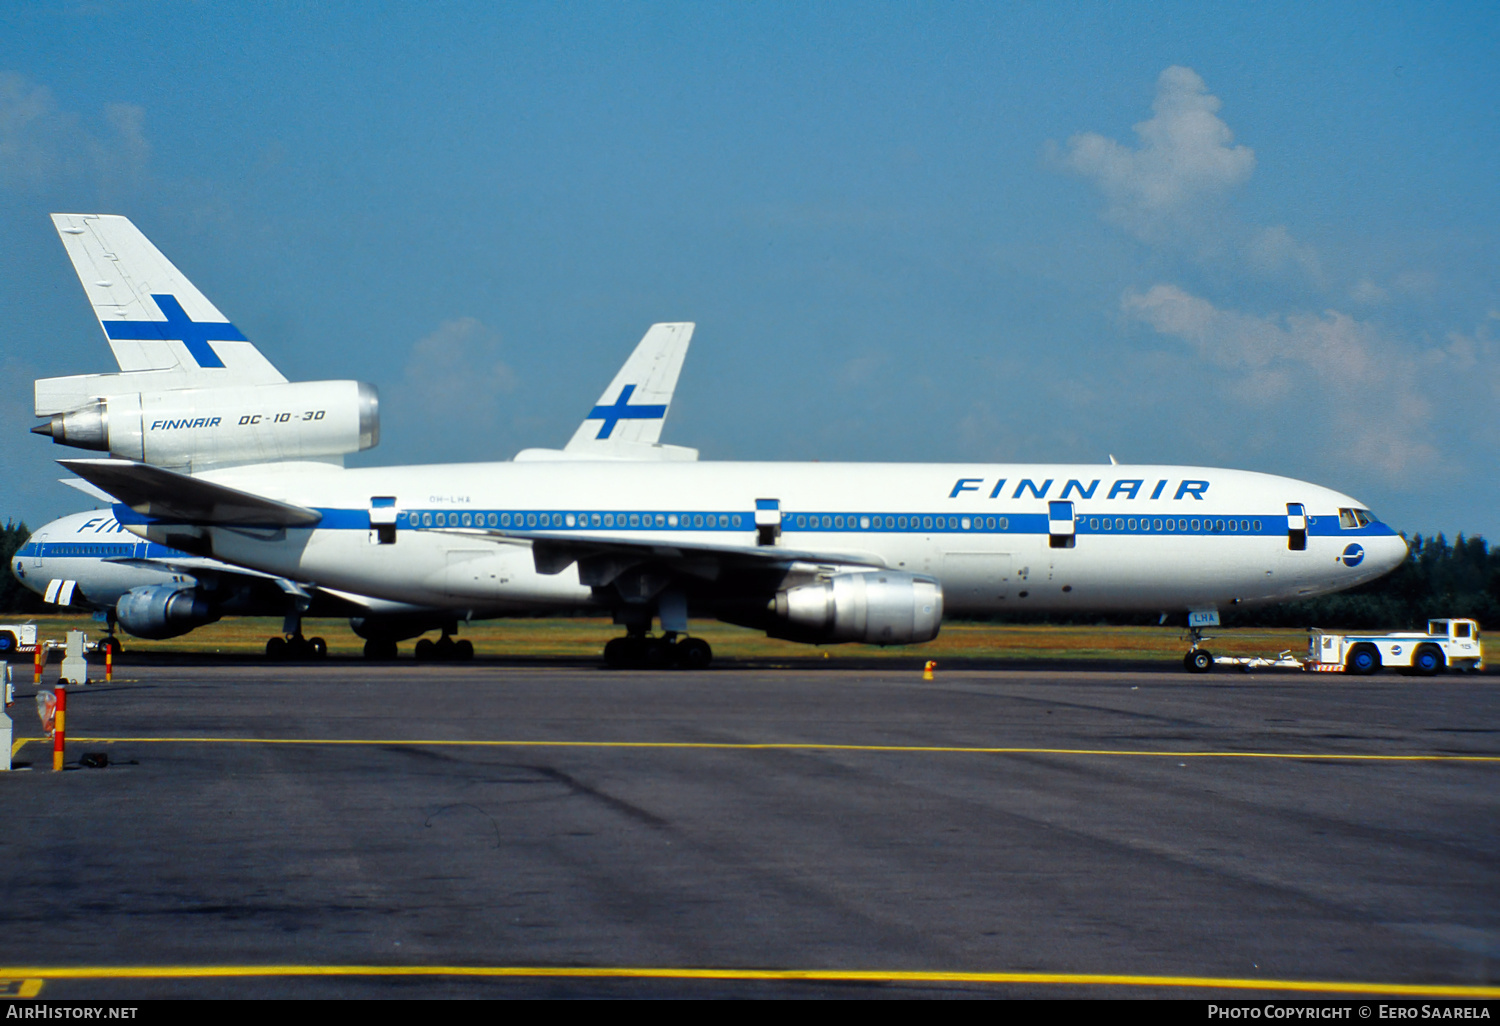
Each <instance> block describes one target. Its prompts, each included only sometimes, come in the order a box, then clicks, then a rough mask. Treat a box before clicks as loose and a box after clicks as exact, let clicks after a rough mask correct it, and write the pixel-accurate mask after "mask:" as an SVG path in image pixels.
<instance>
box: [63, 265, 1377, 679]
mask: <svg viewBox="0 0 1500 1026" xmlns="http://www.w3.org/2000/svg"><path fill="white" fill-rule="evenodd" d="M75 262H76V261H75ZM158 299H159V297H158ZM166 299H167V302H166V303H162V302H160V301H158V302H157V304H156V306H157V309H159V310H160V311H161V312H160V313H159V314H157V315H155V316H150V315H149V311H148V312H147V314H143V315H140V316H145V318H146V322H145V323H147V324H149V325H151V327H149V328H148V327H144V326H142V327H138V328H135V329H132V330H133V331H136V332H137V333H140V334H146V333H147V332H148V331H155V332H156V333H157V335H158V336H160V337H161V338H163V339H164V340H165V342H164V344H165V345H169V346H174V347H178V348H177V349H176V350H174V351H176V352H178V353H179V354H180V353H181V351H182V347H186V345H187V342H186V340H185V339H183V338H181V337H180V336H192V337H193V338H197V339H201V340H202V341H201V343H200V344H201V346H202V347H205V348H206V349H207V350H208V351H209V352H210V353H212V352H214V351H216V349H217V347H218V346H222V345H225V344H226V343H223V342H219V341H218V338H219V336H220V335H221V334H224V333H225V332H224V329H223V326H222V324H219V323H218V322H217V321H207V322H205V323H204V324H200V320H204V315H202V314H199V313H194V312H193V311H192V310H191V309H190V308H189V305H188V304H187V303H185V302H184V303H181V305H180V308H181V309H184V310H187V314H186V315H185V317H178V316H176V314H175V312H174V311H175V310H176V309H178V307H177V305H176V304H175V302H174V299H173V297H172V296H170V295H168V296H167V297H166ZM95 308H96V311H99V307H98V305H97V303H96V307H95ZM214 313H215V314H217V311H214ZM104 319H105V317H104V314H103V313H101V320H102V321H103V320H104ZM106 334H109V325H108V324H107V323H106ZM112 337H113V336H112ZM228 344H229V345H237V344H247V343H235V342H231V343H228ZM203 355H207V354H205V353H203V352H201V351H200V352H199V353H198V354H196V356H195V357H194V358H199V357H201V356H203ZM200 365H201V364H200ZM37 388H38V414H39V415H45V414H44V411H43V409H42V405H43V404H42V402H41V397H42V395H43V382H38V385H37ZM62 391H63V390H62V389H60V388H58V389H52V390H51V392H62ZM95 391H96V393H97V391H98V390H97V389H96V390H95ZM51 392H49V394H51ZM631 400H632V397H631V396H625V395H622V396H620V397H619V398H618V400H617V402H616V403H615V404H612V405H609V406H606V404H601V408H596V410H595V411H593V412H594V413H595V414H598V415H599V419H600V426H599V428H598V431H597V435H598V436H600V437H602V438H608V437H610V435H611V434H612V432H613V431H615V430H617V429H619V428H620V427H621V425H628V424H630V423H632V422H633V421H634V420H636V419H645V418H647V417H653V416H655V412H654V411H653V410H650V409H643V407H649V406H650V405H651V404H649V403H643V404H637V403H634V402H632V401H631ZM93 401H94V402H96V403H98V402H102V403H104V404H105V405H106V406H111V405H112V404H113V402H114V398H113V394H112V393H111V394H108V395H106V396H105V397H104V398H102V399H101V398H99V397H98V395H97V394H96V395H95V396H94V397H93ZM343 402H344V403H345V404H346V405H345V406H344V407H343V408H342V409H339V410H337V411H335V410H334V409H333V403H332V401H331V400H330V402H329V406H328V408H327V411H326V416H327V418H328V419H329V420H334V419H342V420H345V421H347V420H349V419H350V418H351V416H352V415H353V412H354V411H353V409H352V407H350V406H349V405H348V404H349V403H350V402H351V400H350V399H348V398H345V399H344V400H343ZM169 406H170V402H169V401H167V400H162V401H161V402H159V403H158V402H156V401H152V402H147V401H146V400H145V398H144V397H143V398H142V400H141V402H140V406H139V409H140V421H139V423H140V424H141V425H142V433H143V437H144V438H145V439H146V444H147V446H148V447H149V445H150V444H151V443H152V439H153V437H154V436H155V435H156V434H157V433H161V432H172V431H176V432H180V434H178V435H176V436H175V438H174V441H173V442H172V443H171V444H170V446H167V445H162V446H161V447H162V448H163V450H166V449H168V448H170V449H171V451H173V452H175V453H180V454H182V456H183V457H184V464H183V465H180V466H178V467H175V468H173V467H168V466H165V465H156V466H153V465H150V464H149V463H147V462H145V461H143V460H142V458H141V457H140V456H138V455H135V454H134V450H131V451H128V452H122V451H120V449H117V448H115V447H114V446H113V444H112V438H113V422H111V424H110V432H109V433H110V437H111V444H110V445H109V446H108V448H110V451H112V452H114V453H115V454H116V456H119V457H126V456H130V457H133V458H116V459H109V460H65V461H61V462H62V463H63V465H64V466H66V467H67V468H68V469H70V470H72V471H73V472H74V473H76V474H77V475H78V476H79V477H81V478H83V479H85V480H86V481H88V482H90V483H92V485H94V486H95V487H97V488H99V489H101V490H103V491H104V492H106V493H108V494H110V495H112V496H114V497H115V498H116V499H117V500H119V501H118V503H117V504H116V506H115V507H114V513H115V516H116V518H117V519H118V520H119V522H120V523H121V524H123V525H125V527H126V528H127V529H128V530H129V531H131V532H132V533H134V534H137V535H139V536H141V537H143V538H146V539H147V540H150V541H154V542H157V543H159V544H164V545H169V546H172V547H174V548H176V549H179V550H182V551H187V552H192V553H195V554H198V555H201V556H205V557H212V558H215V559H220V560H224V561H227V562H230V563H234V564H236V565H240V566H245V567H249V568H252V569H254V570H258V571H260V572H262V573H266V574H271V575H274V576H276V577H279V578H284V579H286V580H289V581H297V582H316V584H317V585H318V586H320V587H323V588H325V589H332V590H335V591H339V592H346V593H352V594H358V595H368V596H373V597H376V598H382V599H386V600H390V601H399V602H406V603H412V604H416V605H423V606H443V607H446V608H452V609H462V610H463V611H464V612H465V614H466V615H467V616H469V617H482V616H497V615H504V614H505V613H508V612H514V611H522V610H524V611H528V612H535V611H542V610H547V609H576V608H579V607H591V608H596V609H599V610H605V611H608V612H610V613H612V614H613V616H614V619H615V620H616V622H617V623H620V624H622V625H623V626H624V627H625V628H626V636H625V637H623V638H617V639H615V640H614V641H612V642H610V644H609V645H608V646H606V648H605V658H606V661H607V662H609V663H610V664H611V665H616V666H623V665H639V664H646V665H667V664H669V663H674V662H675V663H677V664H679V665H684V666H689V667H696V666H703V665H706V664H707V663H708V661H709V660H710V659H711V655H712V654H711V652H710V651H709V648H708V646H707V644H706V643H705V642H703V641H702V640H701V639H698V638H692V637H689V636H688V634H687V630H688V620H689V616H690V615H691V616H708V617H716V618H718V619H722V620H725V621H728V622H732V623H738V624H744V625H747V626H751V627H755V628H758V629H762V630H765V631H766V632H767V633H768V634H771V635H773V636H777V637H783V638H789V639H792V640H797V641H805V642H813V643H826V642H844V641H859V642H869V643H874V644H905V643H912V642H922V641H927V640H930V639H931V638H933V637H935V636H936V635H937V633H938V630H939V627H940V624H941V620H942V618H943V616H944V615H945V614H946V615H983V614H994V613H1006V612H1013V611H1020V610H1024V611H1098V612H1116V611H1121V612H1123V611H1131V612H1139V611H1152V612H1157V611H1159V612H1163V613H1170V614H1182V613H1186V614H1188V617H1189V623H1190V625H1192V626H1197V625H1200V624H1204V623H1212V622H1214V621H1215V620H1216V619H1217V615H1218V613H1219V612H1220V611H1221V610H1224V609H1227V608H1231V607H1235V606H1239V605H1254V604H1261V603H1269V602H1278V601H1285V600H1289V599H1296V598H1301V597H1305V596H1310V595H1317V594H1322V593H1326V592H1330V591H1337V590H1340V589H1343V588H1347V587H1350V586H1353V585H1355V584H1359V583H1361V582H1364V581H1367V580H1370V579H1372V578H1375V577H1377V576H1379V575H1381V574H1384V573H1386V572H1387V571H1389V570H1390V569H1392V568H1393V567H1395V566H1396V565H1397V564H1399V563H1400V562H1401V560H1402V559H1404V558H1405V556H1406V551H1407V550H1406V545H1405V543H1404V541H1402V539H1401V538H1400V537H1399V536H1398V535H1397V534H1396V533H1395V532H1394V531H1392V530H1391V529H1390V528H1389V527H1387V526H1386V525H1385V524H1382V523H1381V522H1379V521H1378V520H1377V519H1376V518H1375V517H1374V516H1373V515H1372V514H1370V512H1369V511H1368V510H1367V509H1365V508H1364V506H1363V504H1362V503H1360V502H1358V501H1356V500H1354V499H1352V498H1349V497H1348V496H1345V495H1342V494H1340V493H1338V492H1334V491H1332V490H1330V489H1327V488H1322V487H1320V486H1317V485H1312V484H1308V483H1305V482H1301V481H1295V480H1291V479H1288V478H1282V477H1274V476H1271V475H1266V474H1258V473H1251V472H1246V471H1236V470H1218V469H1208V468H1199V467H1176V466H1154V465H1153V466H1118V465H1108V466H1096V465H1035V464H998V465H984V464H875V463H856V464H836V463H811V464H794V463H718V462H712V463H700V462H697V461H695V460H693V459H691V458H677V459H671V458H668V459H655V460H640V461H625V460H618V459H614V460H611V459H587V458H585V459H582V460H579V459H572V458H558V454H547V453H537V452H533V454H532V457H533V458H530V459H528V460H525V461H517V462H509V463H480V464H453V465H429V466H412V467H384V468H362V469H333V468H331V467H330V466H329V465H328V464H326V463H314V462H308V461H307V460H305V459H302V460H296V459H292V460H280V461H271V460H264V459H263V460H260V461H258V462H257V461H253V460H249V459H246V460H243V461H236V462H235V463H234V464H232V465H220V466H217V467H213V468H211V469H206V470H200V469H199V467H200V466H201V463H199V462H198V458H201V457H202V456H205V455H208V454H210V453H222V452H225V451H231V452H249V451H250V450H251V449H253V448H254V445H253V444H252V442H251V441H249V440H248V439H249V438H250V437H251V436H250V434H248V433H247V434H246V435H245V439H246V440H241V439H240V436H239V435H237V434H236V430H239V431H246V432H248V430H249V429H252V428H253V427H254V426H255V425H254V424H253V423H250V422H248V421H247V415H246V414H244V413H242V412H241V409H242V407H234V406H233V405H232V404H228V403H226V404H225V405H224V407H223V412H221V411H220V409H219V408H218V407H216V406H215V405H213V403H211V402H204V403H203V404H201V405H200V406H199V407H198V408H196V409H195V411H194V415H193V416H192V417H190V418H188V417H177V418H173V417H170V416H168V415H167V414H165V413H163V412H161V410H163V409H166V408H167V407H169ZM131 409H132V410H134V409H135V407H131ZM319 409H321V408H312V407H309V408H305V409H304V408H295V409H291V411H290V412H291V413H292V415H293V416H295V417H299V418H300V419H301V421H302V422H304V423H310V424H316V423H317V419H318V418H317V417H316V416H314V414H315V413H316V412H318V410H319ZM271 411H272V407H270V406H267V407H265V413H266V415H267V416H269V415H270V413H271ZM50 414H51V415H54V417H58V416H60V417H61V418H62V424H61V434H62V435H63V436H64V437H63V440H64V441H68V440H69V439H68V437H67V434H68V432H67V426H68V421H67V417H68V416H69V415H70V414H69V413H68V411H59V410H52V411H50ZM174 421H176V422H178V423H176V424H175V425H174ZM132 423H134V422H132ZM147 424H149V425H150V427H149V428H147V427H145V425H147ZM51 433H52V435H53V437H54V438H55V439H56V438H58V437H59V433H60V432H59V427H58V421H57V420H56V419H54V421H53V422H52V430H51ZM132 444H133V443H132ZM159 444H160V443H159ZM101 447H104V446H101ZM549 456H550V458H549ZM654 622H659V623H660V626H661V634H660V635H657V636H652V635H651V634H650V630H651V628H652V626H653V623H654ZM1185 661H1186V662H1187V664H1188V665H1189V666H1190V668H1193V669H1207V668H1209V667H1210V666H1211V665H1212V657H1211V655H1209V654H1208V653H1207V652H1206V651H1205V650H1204V649H1202V648H1201V647H1199V646H1197V645H1196V644H1194V646H1193V648H1192V649H1190V651H1189V652H1188V653H1187V656H1186V657H1185Z"/></svg>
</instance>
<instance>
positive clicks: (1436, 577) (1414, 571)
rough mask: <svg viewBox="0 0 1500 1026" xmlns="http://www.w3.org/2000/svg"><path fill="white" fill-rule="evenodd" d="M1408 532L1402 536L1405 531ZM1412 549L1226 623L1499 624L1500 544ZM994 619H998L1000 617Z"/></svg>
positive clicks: (11, 584) (7, 577) (0, 553)
mask: <svg viewBox="0 0 1500 1026" xmlns="http://www.w3.org/2000/svg"><path fill="white" fill-rule="evenodd" d="M30 536H31V532H30V530H28V529H27V527H26V523H25V522H24V521H22V522H21V523H12V522H11V521H8V520H7V521H6V523H5V526H4V527H3V528H0V560H3V565H4V568H5V572H4V573H0V612H3V613H8V614H18V613H19V614H23V615H24V614H28V613H40V612H43V611H45V610H46V608H47V607H46V605H45V604H44V603H43V602H42V600H41V598H40V596H38V595H37V594H36V593H35V592H33V591H31V590H29V589H28V588H26V587H24V586H23V585H22V584H21V582H20V581H18V580H16V578H15V575H14V574H12V573H11V572H10V567H11V562H12V560H13V558H14V556H15V554H16V550H17V549H19V548H20V547H21V546H22V545H24V544H25V543H26V539H27V538H28V537H30ZM1403 537H1405V535H1403ZM1407 544H1408V545H1409V546H1410V547H1411V555H1410V556H1408V557H1407V559H1406V562H1404V563H1402V564H1401V565H1400V566H1399V567H1397V568H1396V569H1395V570H1393V571H1391V572H1390V573H1388V574H1386V575H1385V576H1384V577H1381V578H1379V579H1378V580H1374V581H1370V582H1369V583H1367V584H1362V585H1360V586H1359V587H1357V588H1351V589H1349V590H1348V591H1341V592H1339V593H1337V594H1335V595H1323V596H1320V597H1319V598H1313V599H1303V600H1302V601H1299V602H1286V603H1282V604H1280V605H1274V606H1263V607H1260V608H1258V609H1244V610H1239V609H1236V610H1226V611H1224V613H1223V620H1224V624H1225V626H1227V627H1314V626H1317V627H1349V628H1354V629H1356V630H1373V629H1378V628H1389V629H1392V630H1395V629H1420V628H1422V627H1424V626H1425V625H1426V623H1427V620H1428V619H1430V618H1432V617H1441V616H1464V617H1468V618H1470V619H1473V620H1478V621H1479V623H1480V625H1481V626H1482V627H1483V628H1484V629H1486V630H1500V549H1491V548H1490V545H1489V543H1488V542H1486V541H1485V540H1484V538H1483V537H1481V536H1479V535H1475V536H1474V537H1472V538H1465V537H1464V536H1463V535H1462V534H1460V535H1459V536H1458V539H1457V540H1456V541H1453V542H1449V541H1448V539H1447V538H1445V537H1444V536H1443V535H1441V534H1438V535H1436V536H1433V537H1423V536H1422V535H1420V534H1418V535H1413V536H1412V537H1410V538H1407ZM997 619H998V618H997ZM1004 619H1005V620H1007V621H1009V622H1015V623H1096V622H1098V621H1099V617H1098V616H1056V615H1053V616H1044V615H1037V616H1026V615H1016V616H1007V617H1004ZM1110 622H1113V623H1140V624H1147V623H1155V622H1156V617H1154V616H1148V615H1141V616H1123V617H1111V618H1110Z"/></svg>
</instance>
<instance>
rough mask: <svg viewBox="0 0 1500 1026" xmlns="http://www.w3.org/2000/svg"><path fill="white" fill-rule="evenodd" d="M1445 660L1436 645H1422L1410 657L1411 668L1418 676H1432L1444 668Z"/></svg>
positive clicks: (1441, 651)
mask: <svg viewBox="0 0 1500 1026" xmlns="http://www.w3.org/2000/svg"><path fill="white" fill-rule="evenodd" d="M1446 662H1447V660H1445V659H1444V658H1443V650H1442V649H1440V648H1438V647H1437V646H1436V645H1423V646H1421V647H1420V648H1418V649H1417V652H1416V655H1414V656H1412V657H1411V670H1412V672H1413V673H1415V674H1416V675H1417V676H1418V677H1432V676H1435V675H1436V674H1439V673H1442V672H1443V670H1444V669H1446V666H1445V665H1444V664H1445V663H1446Z"/></svg>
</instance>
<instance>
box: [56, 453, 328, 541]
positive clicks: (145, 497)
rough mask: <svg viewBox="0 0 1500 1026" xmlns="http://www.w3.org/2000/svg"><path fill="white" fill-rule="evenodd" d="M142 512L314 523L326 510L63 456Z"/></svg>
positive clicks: (235, 521) (127, 464) (217, 520)
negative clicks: (322, 511) (321, 510)
mask: <svg viewBox="0 0 1500 1026" xmlns="http://www.w3.org/2000/svg"><path fill="white" fill-rule="evenodd" d="M57 462H58V463H59V464H61V465H62V466H64V467H66V468H67V469H68V470H71V471H72V472H73V473H75V474H77V475H78V476H79V477H81V478H83V479H84V480H85V481H88V482H89V483H90V484H93V485H96V486H98V487H99V488H102V489H103V490H104V491H106V492H108V493H109V494H110V495H112V496H114V497H115V498H116V499H118V500H120V502H122V503H124V504H125V505H126V506H129V507H130V508H131V509H133V510H135V511H136V512H137V513H139V514H141V515H142V516H148V517H153V518H155V519H158V520H165V521H175V522H178V523H188V524H213V525H221V526H226V527H228V526H235V527H311V526H312V525H313V524H316V523H317V522H318V521H320V520H322V519H323V514H321V513H319V512H318V511H317V510H315V509H308V508H307V507H305V506H296V505H293V504H292V503H289V502H280V501H278V500H276V499H268V498H266V497H265V496H263V495H254V494H251V493H250V492H242V491H240V490H239V489H238V488H229V487H227V486H225V485H221V484H214V483H213V482H212V481H205V480H203V479H202V478H196V477H189V476H188V475H187V474H179V473H177V472H176V471H174V470H167V469H165V468H163V467H153V466H150V465H148V464H145V463H136V462H134V461H131V460H58V461H57Z"/></svg>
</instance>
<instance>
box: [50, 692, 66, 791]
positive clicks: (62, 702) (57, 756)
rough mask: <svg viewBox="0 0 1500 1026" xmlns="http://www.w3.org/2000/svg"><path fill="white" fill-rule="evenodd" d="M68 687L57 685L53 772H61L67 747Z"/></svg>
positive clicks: (53, 730) (53, 721) (53, 723)
mask: <svg viewBox="0 0 1500 1026" xmlns="http://www.w3.org/2000/svg"><path fill="white" fill-rule="evenodd" d="M67 719H68V689H67V688H65V687H63V686H62V685H61V684H59V685H58V686H57V712H56V714H55V716H54V719H53V720H52V772H54V773H61V772H62V768H63V751H64V750H65V748H66V747H67V740H66V738H67V730H66V727H67Z"/></svg>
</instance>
